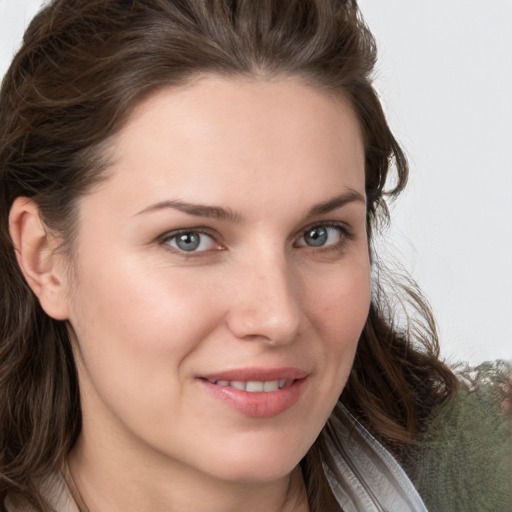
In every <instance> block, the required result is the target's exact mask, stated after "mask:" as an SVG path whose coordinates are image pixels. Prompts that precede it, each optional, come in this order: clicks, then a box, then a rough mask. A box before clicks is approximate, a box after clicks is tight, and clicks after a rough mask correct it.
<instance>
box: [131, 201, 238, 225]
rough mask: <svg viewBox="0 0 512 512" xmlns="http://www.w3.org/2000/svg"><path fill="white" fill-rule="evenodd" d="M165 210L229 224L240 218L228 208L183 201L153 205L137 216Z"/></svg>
mask: <svg viewBox="0 0 512 512" xmlns="http://www.w3.org/2000/svg"><path fill="white" fill-rule="evenodd" d="M166 208H172V209H173V210H178V211H180V212H183V213H187V214H188V215H194V216H195V217H206V218H209V219H216V220H226V221H229V222H235V223H236V222H240V221H241V220H242V216H241V215H240V214H238V213H236V212H234V211H233V210H230V209H229V208H221V207H220V206H207V205H202V204H194V203H186V202H184V201H177V200H174V201H173V200H171V201H161V202H159V203H156V204H153V205H151V206H148V207H147V208H144V210H141V211H140V212H139V213H137V215H141V214H143V213H149V212H154V211H157V210H163V209H166Z"/></svg>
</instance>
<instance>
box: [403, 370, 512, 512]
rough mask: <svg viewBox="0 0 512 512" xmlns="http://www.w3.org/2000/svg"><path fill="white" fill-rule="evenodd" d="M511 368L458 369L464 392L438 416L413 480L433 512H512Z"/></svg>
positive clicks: (427, 436) (412, 473)
mask: <svg viewBox="0 0 512 512" xmlns="http://www.w3.org/2000/svg"><path fill="white" fill-rule="evenodd" d="M510 371H511V368H510V366H509V365H508V364H506V363H503V362H500V361H497V362H487V363H483V364H481V365H479V366H478V367H476V368H469V367H467V368H466V369H463V370H459V371H458V374H459V375H460V377H461V380H462V382H463V385H462V389H461V390H460V392H459V393H458V395H456V396H455V397H454V398H453V399H452V400H451V401H450V402H448V404H446V406H444V407H443V408H442V410H441V411H439V413H438V414H437V415H436V416H435V418H434V420H433V422H432V423H431V425H430V427H429V429H428V431H427V433H426V435H425V438H424V440H423V442H422V447H421V452H420V454H419V456H418V461H417V463H416V464H415V467H413V468H411V471H410V474H411V476H412V480H413V482H414V484H415V486H416V488H417V489H418V491H419V493H420V494H421V496H422V498H423V500H424V501H425V503H426V505H427V508H428V510H429V511H430V512H512V389H511V388H510V377H511V374H510Z"/></svg>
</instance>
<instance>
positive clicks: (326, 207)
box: [309, 188, 366, 217]
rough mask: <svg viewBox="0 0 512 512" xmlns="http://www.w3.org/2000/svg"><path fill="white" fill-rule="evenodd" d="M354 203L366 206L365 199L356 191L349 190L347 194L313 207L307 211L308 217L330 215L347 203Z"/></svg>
mask: <svg viewBox="0 0 512 512" xmlns="http://www.w3.org/2000/svg"><path fill="white" fill-rule="evenodd" d="M354 201H355V202H363V203H364V204H366V198H365V197H364V196H363V195H362V194H360V193H359V192H357V191H356V190H354V189H351V188H350V189H348V190H347V192H344V193H343V194H341V195H339V196H336V197H333V198H332V199H328V200H327V201H324V202H322V203H319V204H317V205H315V206H313V208H311V210H309V217H313V216H315V215H324V214H326V213H330V212H332V211H334V210H337V209H338V208H342V207H343V206H345V205H346V204H348V203H353V202H354Z"/></svg>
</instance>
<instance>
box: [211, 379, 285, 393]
mask: <svg viewBox="0 0 512 512" xmlns="http://www.w3.org/2000/svg"><path fill="white" fill-rule="evenodd" d="M208 382H210V383H211V384H215V385H216V386H221V387H231V388H235V389H238V390H240V391H247V392H249V393H269V392H272V391H278V390H280V389H283V388H286V387H288V386H291V385H292V384H293V380H292V379H279V380H269V381H265V382H260V381H256V380H249V381H240V380H231V381H228V380H212V379H208Z"/></svg>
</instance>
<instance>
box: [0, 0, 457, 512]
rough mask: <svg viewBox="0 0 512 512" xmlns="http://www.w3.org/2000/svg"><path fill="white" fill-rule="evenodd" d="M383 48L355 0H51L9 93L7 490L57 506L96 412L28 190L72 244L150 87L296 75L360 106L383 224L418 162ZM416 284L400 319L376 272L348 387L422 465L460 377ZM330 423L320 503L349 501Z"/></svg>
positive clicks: (4, 192) (392, 442)
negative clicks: (63, 479) (19, 229)
mask: <svg viewBox="0 0 512 512" xmlns="http://www.w3.org/2000/svg"><path fill="white" fill-rule="evenodd" d="M375 62H376V48H375V42H374V39H373V37H372V35H371V33H370V32H369V30H368V29H367V27H366V25H365V24H364V21H363V20H362V18H361V16H360V13H359V11H358V7H357V4H356V2H355V1H351V0H286V1H283V0H54V1H52V2H50V3H49V5H47V6H46V7H45V8H44V9H43V10H41V11H40V12H39V14H38V15H37V16H36V17H35V18H34V20H33V21H32V23H31V24H30V26H29V27H28V29H27V31H26V33H25V35H24V40H23V45H22V47H21V49H20V50H19V52H18V53H17V55H16V56H15V57H14V60H13V62H12V64H11V67H10V69H9V71H8V72H7V74H6V76H5V78H4V80H3V84H2V89H1V93H0V194H1V197H0V268H1V269H2V287H1V290H0V389H1V390H2V393H1V394H0V500H3V499H4V498H5V496H6V495H7V493H15V494H18V495H21V496H23V497H25V498H26V499H27V500H28V501H29V502H30V503H32V505H33V506H34V507H35V508H36V510H41V511H42V510H46V508H45V507H46V505H45V501H44V499H43V497H42V496H41V494H40V491H39V490H38V488H37V485H36V482H37V480H38V479H39V478H42V477H44V476H45V475H48V474H49V473H51V472H52V471H54V470H55V468H58V467H59V466H60V465H61V464H62V463H63V460H64V459H65V457H66V456H67V454H68V453H69V451H70V450H71V448H72V446H73V444H74V443H75V441H76V439H77V436H78V434H79V433H80V428H81V412H80V399H79V386H78V380H77V374H76V369H75V365H74V361H73V355H72V351H71V346H70V341H69V338H68V333H67V328H66V323H65V322H62V321H57V320H54V319H52V318H50V317H48V316H47V315H46V314H45V313H44V312H43V310H42V308H41V307H40V305H39V303H38V300H37V298H36V297H35V295H34V294H33V292H32V291H31V289H30V288H29V286H28V285H27V283H26V282H25V280H24V278H23V276H22V273H21V271H20V268H19V267H18V264H17V262H16V257H15V251H14V247H13V242H12V240H11V238H10V235H9V231H8V216H9V211H10V208H11V206H12V204H13V201H14V200H15V199H16V198H17V197H20V196H24V197H29V198H32V199H33V201H35V203H36V204H37V205H38V207H39V209H40V215H41V218H42V220H43V221H44V223H45V224H46V225H47V226H49V227H50V228H51V229H52V230H54V231H55V232H56V233H58V234H59V235H61V236H62V239H63V240H64V244H65V246H66V247H67V248H68V250H70V251H72V247H73V238H74V235H75V232H76V225H77V211H76V210H77V208H76V202H77V199H78V198H80V197H81V196H82V195H83V194H85V193H86V192H87V191H88V190H90V188H91V187H92V186H93V185H94V184H95V183H97V182H98V181H99V180H101V179H103V178H104V177H105V172H106V170H107V169H108V162H107V161H106V160H105V158H104V157H105V149H106V148H107V147H108V143H109V141H110V140H112V137H113V136H114V135H115V134H116V133H118V132H119V130H120V129H121V128H122V127H123V125H124V124H125V123H126V121H127V119H128V118H129V116H130V113H131V111H132V110H133V109H134V107H135V106H136V105H138V104H140V102H141V101H142V100H143V99H144V98H145V97H147V96H148V95H150V94H151V93H152V92H154V91H155V90H157V89H158V88H162V87H169V86H175V87H179V86H183V85H186V84H188V83H190V82H191V81H192V80H193V79H195V78H198V77H200V76H202V75H205V74H216V75H221V76H225V77H234V78H237V77H242V78H243V77H246V78H254V77H259V78H262V79H272V78H274V77H291V78H296V79H299V80H303V81H305V83H307V84H309V85H311V86H312V87H315V88H317V89H320V90H325V91H326V92H327V93H329V94H332V93H334V94H336V95H338V96H341V97H343V98H345V99H346V100H347V101H348V102H349V103H350V105H351V107H352V108H353V110H354V112H355V114H356V116H357V119H358V122H359V124H360V128H361V131H362V134H363V141H364V148H365V180H366V181H365V186H366V195H367V213H368V237H369V239H370V240H371V237H372V231H374V230H375V229H376V228H377V227H378V226H379V224H380V223H381V221H382V220H384V221H385V220H386V219H387V218H388V211H387V208H386V201H385V199H386V198H393V197H395V196H397V195H398V194H399V193H400V192H401V191H402V189H403V188H404V186H405V185H406V182H407V176H408V168H407V162H406V159H405V156H404V153H403V151H402V150H401V148H400V146H399V144H398V143H397V141H396V140H395V138H394V137H393V134H392V133H391V131H390V129H389V127H388V125H387V122H386V119H385V116H384V113H383V110H382V107H381V104H380V101H379V98H378V95H377V93H376V91H375V90H374V88H373V86H372V72H373V68H374V65H375ZM390 171H394V175H395V178H394V184H393V186H391V188H390V189H389V190H385V188H384V187H385V184H386V181H389V180H387V178H388V174H389V173H390ZM372 265H373V267H374V268H378V267H379V262H378V259H377V257H376V255H375V254H373V255H372ZM377 277H378V276H377ZM404 290H405V292H404V294H405V295H404V296H405V297H406V298H407V301H408V302H409V303H410V304H411V305H412V307H413V313H414V314H413V315H412V316H413V318H412V319H411V320H410V322H409V324H408V325H405V326H403V325H402V326H400V325H399V324H398V323H397V322H395V319H394V316H393V314H392V313H391V312H392V310H393V308H392V307H391V306H390V305H389V303H388V302H387V301H386V298H385V293H384V291H383V286H382V285H381V284H379V282H378V280H374V283H373V296H372V303H371V307H370V311H369V315H368V319H367V321H366V325H365V327H364V330H363V333H362V335H361V338H360V340H359V345H358V349H357V354H356V357H355V362H354V366H353V369H352V371H351V374H350V376H349V379H348V382H347V385H346V387H345V389H344V391H343V393H342V395H341V397H340V401H341V402H342V403H343V404H344V405H345V406H346V407H347V408H348V409H349V410H350V411H351V412H352V413H353V414H354V415H355V416H356V417H357V418H358V419H359V420H360V421H361V422H362V423H363V424H364V425H365V426H366V427H367V428H368V429H369V430H370V432H371V433H372V434H373V435H374V436H375V437H376V438H377V439H379V440H380V441H381V442H382V443H383V444H384V445H385V446H386V447H388V448H389V449H390V450H391V451H392V453H393V454H394V455H395V456H396V457H397V458H398V459H399V460H400V461H401V462H402V463H403V464H405V465H406V466H407V463H408V461H409V460H410V456H411V453H413V451H414V447H415V442H416V440H417V439H418V436H419V435H420V434H421V432H423V431H424V429H425V427H426V425H427V422H428V420H429V418H430V417H431V415H432V412H433V411H434V409H435V408H436V407H437V405H439V404H441V403H442V402H444V401H445V400H446V399H447V398H448V397H450V396H451V394H452V392H453V390H454V389H455V380H454V377H453V374H452V373H451V371H450V370H449V369H448V368H447V367H446V366H445V365H444V363H442V362H441V361H440V360H439V347H438V341H437V335H436V331H435V324H434V321H433V319H432V316H431V314H430V310H429V308H428V305H427V304H426V303H425V302H424V300H423V299H422V298H421V295H420V293H419V292H418V290H417V289H416V288H415V287H414V286H412V285H411V283H410V282H409V283H406V286H405V287H404ZM333 414H335V413H333ZM327 435H328V434H327V433H326V429H324V431H323V432H322V433H321V435H320V436H319V438H318V440H317V441H316V442H315V444H314V445H313V447H312V448H311V449H310V451H309V452H308V454H307V455H306V456H305V457H304V459H303V460H302V461H301V467H302V472H303V476H304V480H305V483H306V488H307V493H308V500H309V503H310V507H311V510H312V511H321V510H326V509H328V508H329V507H327V506H326V504H332V503H333V502H332V499H333V497H332V493H331V491H330V488H329V485H328V483H327V479H326V476H325V472H324V470H323V468H322V465H323V464H324V463H325V464H327V465H328V466H329V465H330V464H331V463H332V460H333V457H334V456H335V454H333V453H332V450H329V449H328V448H327V447H326V446H327V444H326V436H327ZM336 507H337V505H332V510H335V509H336ZM329 509H331V508H329Z"/></svg>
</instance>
